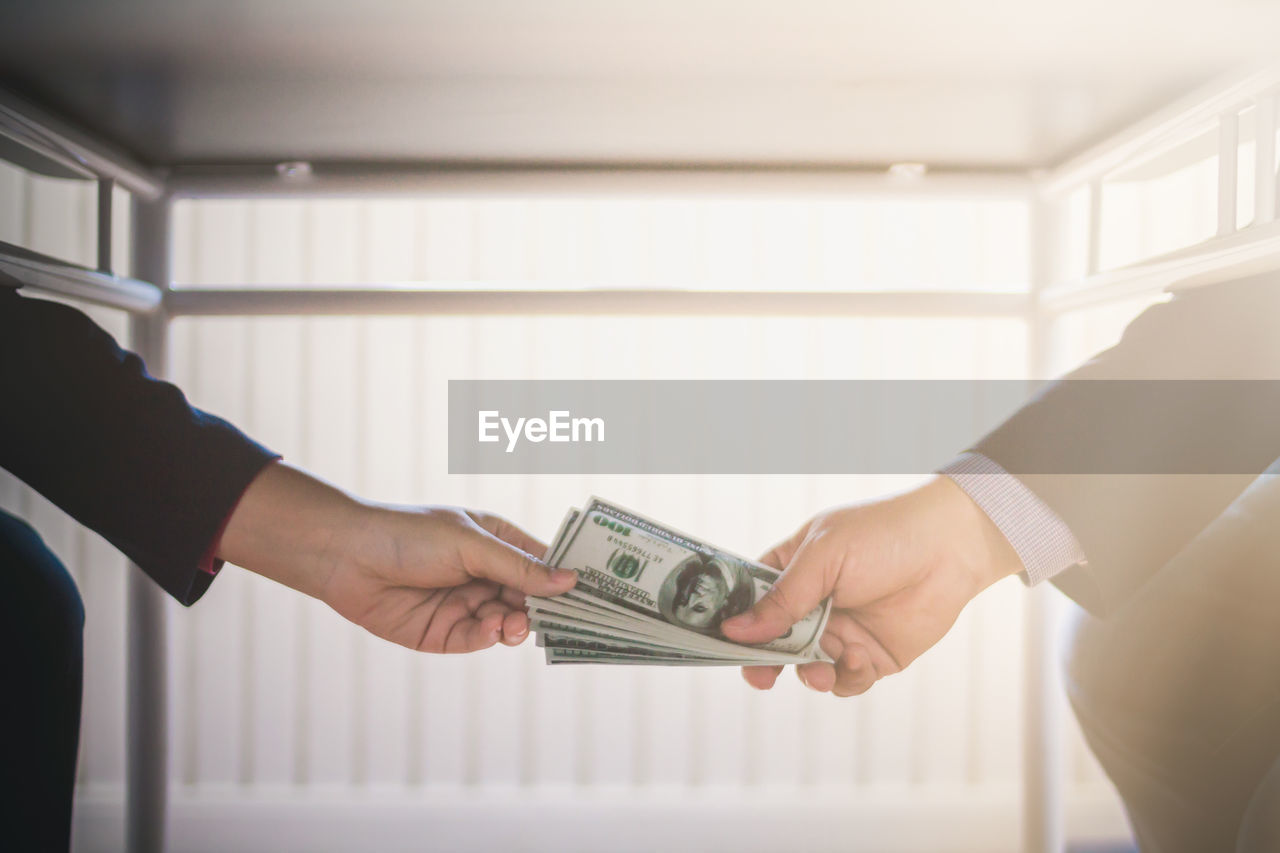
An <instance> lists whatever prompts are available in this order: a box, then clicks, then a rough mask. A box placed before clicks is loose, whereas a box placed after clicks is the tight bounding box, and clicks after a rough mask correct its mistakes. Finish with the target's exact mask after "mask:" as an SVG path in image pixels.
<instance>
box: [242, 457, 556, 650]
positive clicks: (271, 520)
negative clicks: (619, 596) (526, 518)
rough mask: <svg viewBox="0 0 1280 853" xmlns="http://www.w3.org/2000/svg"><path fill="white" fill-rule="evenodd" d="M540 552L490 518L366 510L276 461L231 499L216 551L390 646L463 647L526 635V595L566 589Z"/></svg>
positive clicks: (459, 512)
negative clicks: (303, 595)
mask: <svg viewBox="0 0 1280 853" xmlns="http://www.w3.org/2000/svg"><path fill="white" fill-rule="evenodd" d="M545 551H546V545H545V544H543V543H542V542H539V541H538V540H537V539H535V538H533V537H532V536H530V535H529V534H528V533H525V532H524V531H523V530H521V529H520V528H519V527H517V526H515V525H514V524H512V523H511V522H509V521H506V520H505V519H502V518H499V517H498V516H496V515H490V514H488V513H482V512H475V511H472V510H463V509H457V508H454V507H434V506H429V507H393V506H382V505H377V504H369V503H365V502H363V501H359V500H357V499H355V498H353V497H351V496H350V495H348V494H346V493H345V492H342V491H340V490H338V489H335V488H334V487H332V486H330V485H328V484H327V483H324V482H322V481H320V480H317V479H316V478H314V477H312V476H310V475H309V474H306V473H305V472H302V471H299V470H297V469H295V468H291V467H289V466H287V465H284V464H280V463H276V464H273V465H270V466H269V467H268V468H266V469H265V470H264V471H263V472H262V473H261V474H259V475H258V477H257V478H256V479H255V480H254V481H253V483H251V484H250V486H249V488H248V490H247V491H246V492H245V494H244V496H243V497H242V498H241V499H240V503H239V505H238V506H237V507H236V509H235V511H234V512H233V513H232V514H231V518H230V520H229V521H228V523H227V527H226V530H225V532H224V533H223V536H222V540H221V543H220V545H219V548H218V556H219V557H220V558H222V559H225V560H228V561H230V562H232V563H235V564H237V565H240V566H243V567H244V568H246V569H249V570H250V571H254V572H256V573H258V574H261V575H263V576H265V577H269V578H271V579H272V580H276V581H279V582H280V583H282V584H284V585H286V586H289V587H292V588H294V589H296V590H298V591H300V592H303V593H306V594H307V595H310V596H313V597H315V598H318V599H320V600H321V601H324V602H325V603H326V604H328V605H329V606H330V607H332V608H333V609H334V610H336V611H337V612H338V613H340V614H341V615H342V616H344V617H346V618H347V619H349V620H351V621H352V622H354V623H356V624H357V625H360V626H361V627H363V628H365V629H366V630H368V631H370V632H371V633H373V634H376V635H377V636H379V637H382V638H383V639H386V640H390V641H391V642H393V643H398V644H400V645H402V646H407V647H409V648H411V649H417V650H419V651H424V652H474V651H479V650H480V649H485V648H488V647H490V646H492V645H495V644H496V643H498V642H502V643H505V644H506V645H511V646H514V645H517V644H519V643H520V642H522V641H523V640H524V639H525V637H526V636H528V633H529V620H528V616H527V615H526V614H525V612H524V597H525V594H531V595H558V594H559V593H562V592H565V591H567V590H569V589H571V588H572V587H573V585H574V582H575V580H576V575H575V573H574V572H571V571H567V570H563V569H551V568H549V567H548V566H547V565H546V564H544V563H542V562H540V561H539V560H538V559H536V558H535V557H534V556H533V555H535V554H537V555H541V554H543V553H544V552H545Z"/></svg>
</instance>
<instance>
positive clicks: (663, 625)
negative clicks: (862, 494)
mask: <svg viewBox="0 0 1280 853" xmlns="http://www.w3.org/2000/svg"><path fill="white" fill-rule="evenodd" d="M547 563H548V565H550V566H552V567H555V568H564V569H572V570H574V571H575V572H577V574H578V583H577V586H576V587H574V589H572V590H570V591H569V592H566V593H564V594H562V595H559V596H556V597H554V598H539V597H530V598H529V599H528V600H527V605H528V608H529V623H530V627H531V629H532V630H533V631H534V632H535V633H536V634H537V636H538V644H539V645H540V646H543V647H544V648H545V649H546V657H547V662H548V663H553V664H559V663H612V664H629V665H638V664H651V665H652V664H659V665H664V666H744V665H783V664H788V663H806V662H811V661H816V660H824V659H825V660H830V658H828V657H827V656H826V655H825V654H824V653H823V652H822V650H821V648H820V646H819V643H818V641H819V639H820V638H821V637H822V633H823V628H824V627H825V625H826V621H827V615H828V612H829V610H830V602H822V603H816V602H815V606H814V607H813V608H812V610H811V611H810V612H808V613H806V614H803V615H802V616H801V618H799V619H798V620H796V621H795V622H794V624H792V625H790V626H788V627H787V628H786V629H785V630H783V631H779V632H778V634H777V635H776V636H773V637H770V638H769V639H768V640H767V641H763V642H760V643H757V644H745V643H735V642H731V641H729V640H727V639H725V637H724V635H723V634H722V633H721V630H720V628H721V624H722V623H723V622H724V621H725V620H726V619H728V618H730V617H732V616H735V615H737V614H740V613H744V612H747V611H748V610H750V609H751V608H752V607H753V606H754V605H756V603H757V602H759V601H761V600H762V599H763V598H764V597H765V596H766V594H767V593H768V592H769V590H770V589H771V588H772V587H773V585H774V584H775V583H776V582H777V580H778V578H779V576H780V572H779V571H778V570H777V569H775V568H770V567H769V566H766V565H763V564H761V563H757V562H754V561H751V560H747V559H744V558H742V557H739V556H737V555H735V554H731V553H729V552H728V551H724V550H722V549H720V548H716V547H714V546H712V545H709V544H707V543H705V542H702V541H700V540H698V539H695V538H693V537H691V536H687V535H685V534H683V533H681V532H679V531H677V530H675V529H674V528H671V527H668V526H666V525H663V524H660V523H658V522H656V521H652V520H650V519H647V518H645V517H643V516H641V515H639V514H638V513H634V512H631V511H630V510H626V509H623V508H621V507H619V506H617V505H615V504H611V503H609V502H607V501H603V500H600V499H599V498H592V499H591V500H589V501H588V502H587V504H586V506H585V507H583V508H582V509H581V510H577V509H571V510H569V512H568V514H567V515H566V516H565V519H564V521H563V522H562V523H561V525H560V529H559V531H558V532H557V534H556V537H555V539H554V541H553V542H552V544H551V547H550V549H549V550H548V552H547Z"/></svg>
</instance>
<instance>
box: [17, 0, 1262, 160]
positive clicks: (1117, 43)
mask: <svg viewBox="0 0 1280 853" xmlns="http://www.w3.org/2000/svg"><path fill="white" fill-rule="evenodd" d="M1277 31H1280V7H1278V4H1275V3H1271V2H1264V0H1234V2H1233V0H1227V2H1224V0H1217V2H1210V0H1164V2H1156V0H1109V2H1102V0H1077V2H1074V3H1047V2H1042V0H970V2H965V3H959V2H955V0H893V2H860V0H846V1H845V2H838V0H774V2H758V0H757V2H752V1H751V0H645V2H634V1H633V0H540V2H530V0H405V1H404V2H391V0H362V2H358V3H357V2H348V3H336V2H332V0H309V2H308V0H288V1H287V2H270V0H208V2H194V0H98V2H92V3H91V2H85V0H42V2H39V3H34V2H18V0H0V85H4V86H5V87H7V88H11V89H14V90H16V91H18V92H19V93H20V94H25V95H27V96H29V97H33V98H35V99H36V100H39V101H41V102H43V103H45V104H47V105H49V106H52V107H54V108H56V109H57V110H59V111H60V112H62V113H64V114H66V115H69V116H71V117H72V118H74V119H76V120H77V121H79V122H80V123H82V124H84V125H85V126H87V127H89V128H90V129H92V130H94V131H96V132H98V133H100V134H103V135H105V136H106V137H107V138H108V139H110V140H111V141H113V142H115V143H116V144H118V145H120V146H122V147H124V148H125V149H127V150H129V151H131V152H132V153H133V154H135V155H136V156H137V157H139V158H140V159H142V160H144V161H146V162H149V163H153V164H197V163H211V162H272V161H278V160H292V159H308V160H316V161H366V162H371V161H377V162H400V161H415V162H421V161H432V162H466V163H490V162H492V163H509V162H518V163H531V162H549V163H606V164H613V163H629V164H657V163H675V164H686V165H688V164H726V165H732V164H752V165H841V166H864V167H879V166H883V165H885V164H888V163H891V162H895V161H900V160H913V161H922V162H925V163H928V164H930V165H931V166H932V167H935V168H965V169H975V168H976V169H1000V170H1005V169H1017V170H1022V169H1028V168H1036V167H1042V166H1048V165H1052V164H1054V163H1057V162H1060V161H1061V160H1063V159H1064V158H1066V157H1068V156H1070V155H1071V154H1074V153H1076V152H1078V151H1080V150H1082V149H1083V148H1085V147H1086V146H1088V145H1089V144H1091V143H1094V142H1096V141H1098V140H1099V139H1101V138H1103V137H1105V136H1106V135H1107V134H1109V133H1111V132H1113V131H1115V130H1116V129H1118V128H1120V127H1122V126H1123V125H1125V124H1126V123H1128V122H1131V121H1133V120H1135V119H1137V118H1139V117H1141V116H1142V115H1144V114H1145V113H1147V112H1149V111H1151V110H1152V109H1154V108H1156V107H1159V106H1160V105H1162V104H1163V103H1166V102H1167V101H1169V100H1171V99H1172V98H1174V97H1176V96H1179V95H1181V94H1184V93H1186V92H1187V91H1189V90H1190V89H1192V88H1194V87H1195V86H1197V85H1199V84H1201V83H1203V82H1205V81H1207V80H1210V79H1213V78H1215V77H1217V76H1220V75H1222V74H1224V73H1228V72H1230V71H1232V70H1234V69H1235V68H1237V67H1240V66H1245V65H1249V64H1252V63H1253V62H1255V61H1256V60H1257V59H1259V58H1260V57H1262V56H1263V55H1264V53H1265V51H1266V49H1267V48H1268V47H1269V46H1268V45H1266V44H1265V41H1266V40H1268V39H1271V34H1273V33H1275V32H1277Z"/></svg>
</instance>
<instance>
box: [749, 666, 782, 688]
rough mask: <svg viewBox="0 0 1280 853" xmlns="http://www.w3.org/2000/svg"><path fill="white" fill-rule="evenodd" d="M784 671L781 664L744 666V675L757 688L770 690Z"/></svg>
mask: <svg viewBox="0 0 1280 853" xmlns="http://www.w3.org/2000/svg"><path fill="white" fill-rule="evenodd" d="M781 673H782V667H780V666H744V667H743V668H742V677H743V678H744V679H746V682H747V684H750V685H751V686H752V687H754V688H755V689H756V690H768V689H769V688H770V687H772V686H773V684H774V682H776V681H777V680H778V676H779V675H780V674H781Z"/></svg>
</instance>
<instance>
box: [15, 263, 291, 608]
mask: <svg viewBox="0 0 1280 853" xmlns="http://www.w3.org/2000/svg"><path fill="white" fill-rule="evenodd" d="M276 458H278V457H277V455H276V454H275V453H273V452H271V451H270V450H267V449H266V448H264V447H262V446H261V445H259V444H257V443H255V442H254V441H252V440H250V439H249V438H248V437H246V436H245V435H244V434H243V433H241V432H240V431H239V430H237V429H236V428H235V427H233V426H232V425H231V424H229V423H227V422H226V421H223V420H221V419H219V418H217V417H214V416H213V415H210V414H208V413H206V412H202V411H200V410H199V409H196V408H193V407H192V406H190V405H189V404H188V403H187V400H186V398H185V397H184V396H183V394H182V392H181V391H179V390H178V389H177V388H176V387H174V386H173V385H170V384H168V383H166V382H160V381H158V380H156V379H153V378H152V377H151V376H149V375H148V374H147V371H146V367H145V366H144V365H143V363H142V360H141V359H140V358H138V356H136V355H134V354H133V353H131V352H127V351H125V350H122V349H121V348H120V347H119V346H117V345H116V342H115V341H114V340H113V339H112V338H111V336H110V335H108V334H107V333H106V332H104V331H103V330H102V329H100V328H99V327H98V326H96V325H94V323H93V322H92V321H91V320H90V319H89V318H88V317H86V316H85V315H84V314H82V313H81V312H79V311H76V310H74V309H72V308H68V307H66V306H64V305H59V304H56V303H53V302H47V301H44V300H39V299H28V298H24V297H22V296H20V295H19V294H18V293H17V291H15V290H11V289H8V288H0V466H3V467H4V468H6V469H8V470H9V471H10V472H12V473H13V474H15V475H16V476H18V477H19V478H21V479H22V480H23V481H25V482H26V483H27V484H28V485H30V486H31V487H32V488H34V489H35V490H36V491H38V492H40V493H41V494H42V495H44V496H45V497H47V498H48V499H49V500H50V501H52V502H53V503H55V504H57V505H58V506H59V507H61V508H62V509H63V510H64V511H65V512H67V513H68V514H69V515H71V516H72V517H73V518H75V519H76V520H77V521H79V522H81V523H82V524H84V525H85V526H86V527H89V528H90V529H92V530H95V531H97V532H98V533H100V534H102V536H104V537H105V538H106V539H107V540H108V541H110V542H111V543H112V544H113V545H115V547H117V548H119V549H120V550H121V551H123V552H124V553H125V554H126V555H127V556H128V557H129V558H130V559H131V560H133V561H134V562H135V563H137V564H138V566H140V567H141V568H142V569H143V571H145V572H146V573H147V574H148V575H150V576H151V577H152V578H153V579H154V580H155V581H156V582H157V583H159V584H160V585H161V586H162V587H164V589H165V590H166V591H167V592H168V593H169V594H170V595H172V596H173V597H174V598H176V599H178V600H179V601H181V602H182V603H183V604H188V605H189V604H192V603H193V602H195V601H196V600H197V599H198V598H199V597H200V596H201V595H203V594H204V592H205V590H206V589H208V587H209V584H210V583H211V582H212V581H213V575H212V574H211V573H209V572H208V571H204V570H202V569H201V567H200V562H201V559H202V558H203V557H204V556H205V555H206V554H207V552H208V550H209V548H210V547H211V546H212V544H213V540H214V538H215V537H216V536H218V535H219V533H220V531H221V529H222V525H223V523H224V521H225V519H226V518H227V516H228V515H229V514H230V512H231V511H232V510H233V509H234V508H235V504H236V503H237V501H238V500H239V499H240V496H241V495H242V494H243V493H244V490H245V489H246V488H247V487H248V485H249V483H250V482H251V481H252V480H253V479H254V478H255V477H256V476H257V475H258V473H259V472H260V471H261V470H262V469H263V468H264V467H265V466H266V465H267V464H268V463H270V462H271V461H272V460H274V459H276ZM215 568H216V567H215Z"/></svg>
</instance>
